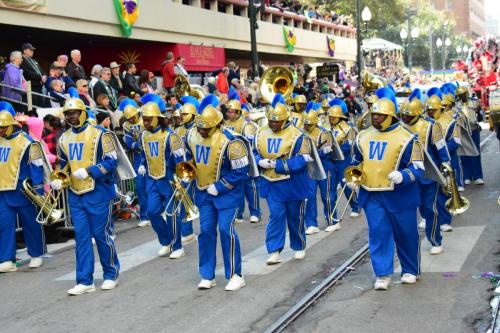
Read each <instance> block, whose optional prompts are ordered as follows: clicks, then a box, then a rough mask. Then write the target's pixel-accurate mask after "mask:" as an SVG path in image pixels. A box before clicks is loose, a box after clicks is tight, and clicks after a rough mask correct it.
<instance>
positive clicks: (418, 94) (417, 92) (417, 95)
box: [408, 88, 422, 102]
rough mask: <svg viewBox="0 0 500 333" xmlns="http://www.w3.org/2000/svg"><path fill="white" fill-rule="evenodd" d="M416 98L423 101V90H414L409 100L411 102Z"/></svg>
mask: <svg viewBox="0 0 500 333" xmlns="http://www.w3.org/2000/svg"><path fill="white" fill-rule="evenodd" d="M414 98H418V99H419V100H422V90H420V89H419V88H415V89H413V91H412V92H411V94H410V96H409V97H408V100H409V101H410V102H411V101H412V100H413V99H414Z"/></svg>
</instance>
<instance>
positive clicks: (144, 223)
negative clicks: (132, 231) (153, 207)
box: [137, 220, 151, 228]
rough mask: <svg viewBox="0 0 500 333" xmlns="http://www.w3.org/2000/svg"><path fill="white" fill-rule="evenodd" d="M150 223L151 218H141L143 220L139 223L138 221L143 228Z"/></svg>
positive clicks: (138, 224)
mask: <svg viewBox="0 0 500 333" xmlns="http://www.w3.org/2000/svg"><path fill="white" fill-rule="evenodd" d="M150 224H151V221H150V220H141V221H139V223H137V226H138V227H139V228H142V227H146V226H148V225H150Z"/></svg>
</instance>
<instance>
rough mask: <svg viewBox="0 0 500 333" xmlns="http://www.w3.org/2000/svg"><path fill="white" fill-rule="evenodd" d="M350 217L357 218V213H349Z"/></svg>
mask: <svg viewBox="0 0 500 333" xmlns="http://www.w3.org/2000/svg"><path fill="white" fill-rule="evenodd" d="M350 216H351V217H359V213H358V212H351V215H350Z"/></svg>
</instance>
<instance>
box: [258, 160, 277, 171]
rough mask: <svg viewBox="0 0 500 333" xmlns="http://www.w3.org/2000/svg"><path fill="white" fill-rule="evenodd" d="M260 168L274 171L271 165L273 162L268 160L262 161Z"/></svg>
mask: <svg viewBox="0 0 500 333" xmlns="http://www.w3.org/2000/svg"><path fill="white" fill-rule="evenodd" d="M275 165H276V162H275ZM259 166H260V167H261V168H263V169H272V168H273V166H272V164H271V160H270V159H267V158H264V159H262V160H260V161H259Z"/></svg>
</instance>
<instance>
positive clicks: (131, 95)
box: [130, 91, 142, 106]
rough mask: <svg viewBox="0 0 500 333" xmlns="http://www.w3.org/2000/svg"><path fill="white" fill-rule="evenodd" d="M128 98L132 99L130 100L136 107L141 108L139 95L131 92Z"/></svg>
mask: <svg viewBox="0 0 500 333" xmlns="http://www.w3.org/2000/svg"><path fill="white" fill-rule="evenodd" d="M130 97H132V99H133V100H134V102H136V103H137V105H138V106H142V101H141V94H137V93H136V92H134V91H132V92H131V93H130Z"/></svg>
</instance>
